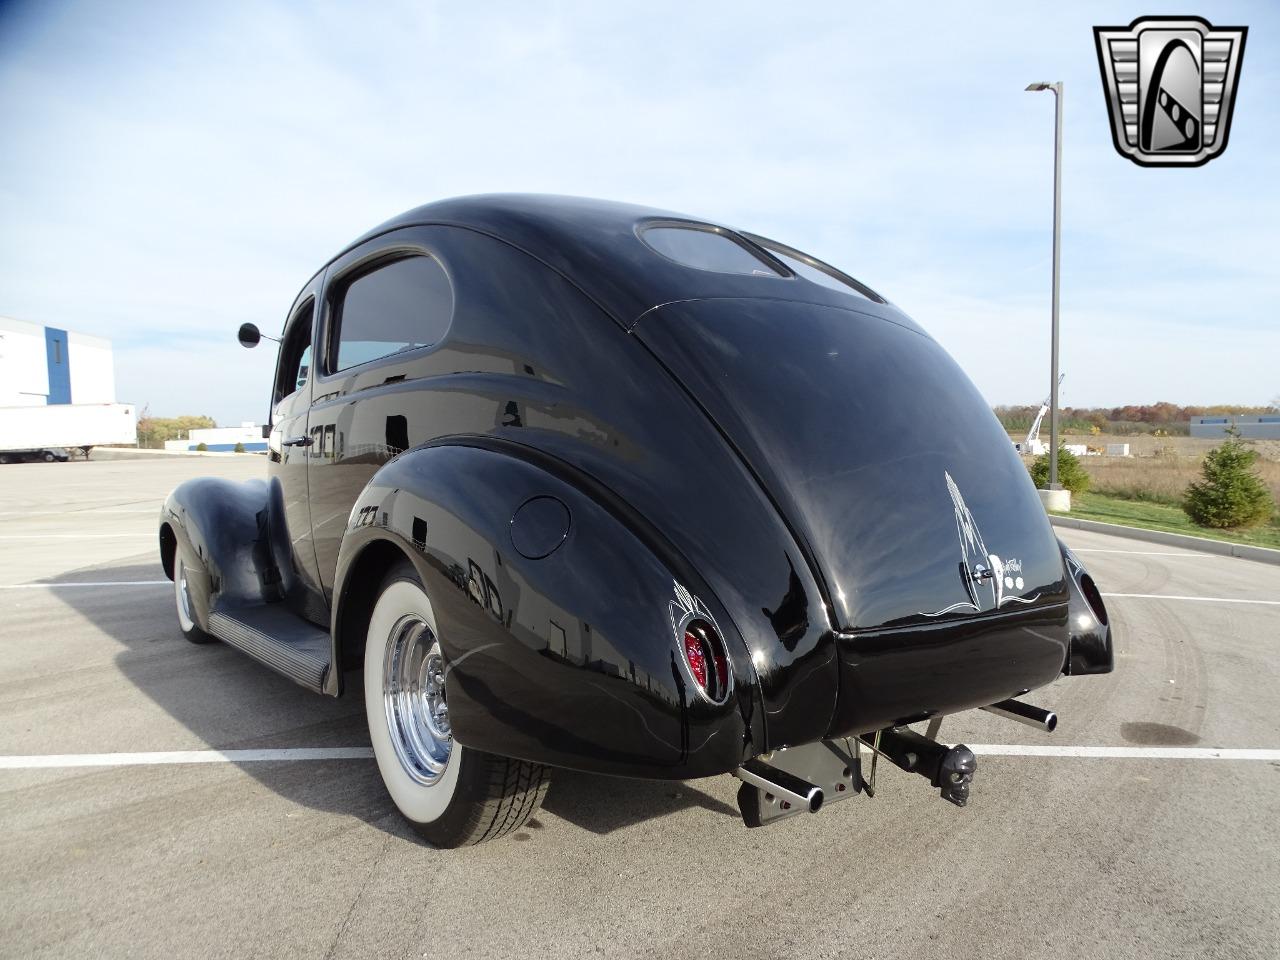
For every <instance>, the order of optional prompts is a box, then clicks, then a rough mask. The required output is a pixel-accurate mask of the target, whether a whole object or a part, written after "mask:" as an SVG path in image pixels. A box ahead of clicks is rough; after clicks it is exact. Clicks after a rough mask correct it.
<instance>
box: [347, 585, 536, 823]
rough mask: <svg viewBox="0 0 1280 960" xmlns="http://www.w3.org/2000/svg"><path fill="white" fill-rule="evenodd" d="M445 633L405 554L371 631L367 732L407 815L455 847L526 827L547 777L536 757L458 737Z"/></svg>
mask: <svg viewBox="0 0 1280 960" xmlns="http://www.w3.org/2000/svg"><path fill="white" fill-rule="evenodd" d="M450 588H452V585H450ZM441 636H442V635H441V633H440V629H439V626H438V624H437V622H436V617H435V609H434V608H433V606H432V604H431V600H430V598H429V597H428V596H427V592H426V590H424V589H423V587H422V584H421V582H420V581H419V580H418V574H417V571H416V570H414V568H413V567H412V566H410V565H409V564H408V563H407V562H406V563H404V564H403V565H400V566H397V567H396V568H394V569H393V570H391V571H390V572H389V573H388V574H387V575H386V577H385V579H384V580H383V581H382V586H381V587H380V588H379V590H378V599H377V601H376V602H375V603H374V606H373V612H372V614H371V615H370V617H369V626H368V631H367V633H366V634H365V648H364V703H365V713H366V715H367V717H368V719H369V740H370V742H371V743H372V744H373V755H374V758H375V759H376V760H377V762H378V772H379V773H381V774H382V781H383V783H385V784H386V785H387V792H388V793H389V794H391V799H392V800H393V801H395V805H396V807H397V808H398V809H399V810H400V812H401V813H402V814H403V815H404V817H405V819H406V820H408V821H409V822H410V823H411V824H412V825H413V827H414V829H416V830H417V831H418V832H419V833H420V834H421V835H422V836H423V837H425V838H426V839H427V840H428V841H429V842H431V843H433V844H435V845H436V846H438V847H458V846H463V845H464V844H471V843H480V842H482V841H484V840H492V839H495V838H497V837H501V836H504V835H506V834H507V833H510V832H511V831H512V830H515V829H517V828H518V827H520V826H521V825H522V824H523V823H524V822H525V821H526V820H528V819H529V817H530V816H532V815H533V812H534V811H535V810H537V809H538V806H539V805H540V804H541V803H542V798H543V797H544V796H546V792H547V786H548V784H549V783H550V778H549V777H548V775H547V770H546V768H545V767H543V766H541V765H539V764H536V763H528V762H526V761H523V760H513V759H509V758H507V757H500V756H496V755H494V754H491V753H484V752H482V751H480V750H473V749H469V748H464V747H463V746H462V744H460V743H458V742H457V741H456V740H455V739H454V738H453V735H454V730H453V724H452V722H451V717H450V713H449V702H448V697H447V690H448V689H449V685H450V684H451V683H453V682H454V681H453V680H452V679H450V677H449V667H448V662H447V660H446V658H445V656H444V653H443V651H442V649H441ZM446 640H447V637H446ZM445 646H447V643H446V644H445Z"/></svg>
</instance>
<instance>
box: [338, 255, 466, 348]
mask: <svg viewBox="0 0 1280 960" xmlns="http://www.w3.org/2000/svg"><path fill="white" fill-rule="evenodd" d="M333 305H334V317H335V324H334V327H333V333H332V334H331V338H330V340H329V364H328V366H329V372H330V373H337V372H338V371H340V370H346V369H347V368H348V367H354V366H358V365H359V364H362V363H368V362H370V361H371V360H377V359H380V358H381V357H387V356H391V355H392V354H396V353H402V352H404V351H405V350H413V349H416V348H418V347H428V346H431V345H432V344H434V343H438V342H439V341H440V340H441V339H443V337H444V335H445V332H446V331H447V330H448V329H449V321H450V319H451V318H452V316H453V290H452V288H451V287H450V285H449V278H448V277H447V276H446V275H445V272H444V268H443V267H441V266H440V263H439V261H437V260H435V259H434V258H432V257H427V256H421V255H416V256H409V257H402V258H401V259H398V260H392V261H391V262H390V263H384V264H382V265H381V266H378V267H375V268H374V269H373V270H370V271H369V272H367V273H362V274H360V275H359V276H357V277H356V278H355V279H354V280H352V281H350V282H349V283H347V284H345V285H344V286H342V287H340V288H339V292H338V295H337V297H336V298H335V299H334V301H333Z"/></svg>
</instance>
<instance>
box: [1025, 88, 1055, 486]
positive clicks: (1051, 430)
mask: <svg viewBox="0 0 1280 960" xmlns="http://www.w3.org/2000/svg"><path fill="white" fill-rule="evenodd" d="M1027 90H1028V91H1038V90H1052V91H1053V320H1052V333H1051V337H1052V345H1051V347H1050V360H1049V367H1050V371H1049V489H1050V490H1061V489H1062V487H1061V485H1060V484H1059V483H1058V286H1059V277H1060V272H1061V253H1062V81H1061V80H1059V81H1058V82H1057V83H1033V84H1030V85H1029V86H1028V87H1027Z"/></svg>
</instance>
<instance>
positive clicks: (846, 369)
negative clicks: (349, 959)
mask: <svg viewBox="0 0 1280 960" xmlns="http://www.w3.org/2000/svg"><path fill="white" fill-rule="evenodd" d="M258 339H259V334H258V332H257V330H256V328H254V327H252V325H246V326H245V327H244V328H242V330H241V340H242V342H245V343H246V344H249V345H252V344H253V343H256V342H257V341H258ZM269 447H270V451H269V461H270V463H269V469H268V479H267V480H265V481H250V482H247V483H240V484H237V483H231V482H228V481H225V480H220V479H199V480H193V481H190V482H188V483H185V484H183V485H182V486H180V487H179V488H178V489H177V490H175V491H174V492H173V493H172V494H171V495H170V497H169V498H168V500H167V501H166V503H165V506H164V509H163V513H162V516H161V520H160V549H161V556H162V559H163V562H164V568H165V571H166V572H167V573H168V575H169V576H170V577H172V578H173V580H174V582H175V588H176V595H177V607H178V618H179V621H180V624H181V627H182V630H183V632H184V634H185V635H186V636H187V638H188V639H190V640H192V641H196V642H205V641H208V640H211V639H214V638H216V639H219V640H222V641H224V642H226V643H229V644H232V645H233V646H236V647H238V648H239V649H241V650H243V651H244V652H245V653H248V654H249V655H250V656H252V657H255V658H257V659H258V660H260V661H262V662H263V663H264V664H266V665H267V666H269V667H271V668H272V669H275V670H277V671H279V672H281V673H283V674H284V675H286V676H288V677H290V678H292V679H293V680H295V681H297V682H298V683H300V684H302V685H303V686H305V687H308V688H310V689H312V690H315V691H317V692H321V693H326V694H329V695H331V696H341V695H342V694H343V693H344V690H345V689H347V687H346V685H347V684H349V683H351V682H356V683H363V687H364V697H365V703H366V706H367V712H368V719H369V732H370V736H371V738H372V741H373V748H374V753H375V755H376V757H377V762H378V766H379V769H380V770H381V773H382V776H383V779H384V780H385V782H386V785H387V788H388V790H389V791H390V793H391V795H392V797H393V798H394V799H395V802H396V804H397V806H398V807H399V809H400V810H401V811H402V812H403V813H404V815H405V816H406V817H407V818H408V819H409V820H410V821H412V822H413V823H414V824H415V825H416V826H417V827H418V828H419V830H420V831H421V833H422V834H423V835H424V836H425V837H426V838H427V839H428V840H430V841H431V842H433V843H435V844H438V845H458V844H463V843H471V842H477V841H480V840H485V839H489V838H492V837H497V836H500V835H502V834H505V833H507V832H509V831H511V830H512V829H514V828H515V827H517V826H519V825H520V824H521V823H523V822H524V821H525V820H526V819H527V818H528V817H529V815H530V814H531V813H532V812H533V810H534V809H535V808H536V807H537V805H538V804H539V802H540V801H541V799H542V797H543V796H544V794H545V791H546V789H547V785H548V781H549V777H550V771H551V769H553V768H557V767H560V768H571V769H576V770H584V771H592V772H598V773H606V774H620V775H625V776H632V777H648V778H671V779H685V778H692V777H703V776H709V775H713V774H725V773H731V774H734V775H736V776H737V777H739V778H740V779H741V780H742V781H743V785H742V787H741V788H740V791H739V804H740V806H741V809H742V814H743V818H744V820H745V821H746V822H747V823H748V824H749V825H753V826H754V825H760V824H764V823H769V822H771V821H774V820H776V819H779V818H781V817H786V816H791V815H794V814H798V813H801V812H804V811H816V810H817V809H818V808H819V807H821V806H822V804H823V802H824V800H827V801H829V800H832V799H839V798H843V797H847V796H851V795H853V794H854V793H857V792H859V791H860V790H862V789H863V788H864V787H865V786H866V784H865V783H864V781H863V778H862V775H863V767H862V764H861V763H860V761H861V759H862V757H863V756H864V755H868V756H869V755H870V754H868V753H866V751H869V750H873V749H874V750H875V751H877V752H878V753H879V754H881V755H883V756H885V757H886V758H888V759H889V760H891V761H893V762H895V763H897V764H898V765H899V766H900V767H902V768H903V769H908V770H913V771H914V772H917V773H920V774H921V775H923V776H924V777H925V778H926V779H928V780H929V781H930V782H931V783H932V784H933V785H934V786H935V787H937V788H939V790H940V791H941V794H942V796H943V797H944V798H946V799H949V800H951V801H952V802H955V803H957V804H960V805H963V803H964V802H965V800H966V799H967V797H968V793H969V783H970V780H971V778H972V775H973V769H974V759H973V755H972V753H971V752H970V751H968V750H967V749H966V748H965V747H963V746H954V747H947V746H945V745H943V744H940V743H938V742H937V741H936V740H935V739H934V738H935V737H936V735H937V721H938V720H939V719H940V718H941V717H943V716H944V715H946V714H951V713H955V712H957V711H961V710H969V709H973V708H978V707H982V708H987V709H994V710H995V711H996V712H1001V713H1004V714H1005V715H1007V716H1011V717H1013V718H1015V719H1022V720H1025V721H1027V722H1030V723H1033V724H1036V725H1039V726H1041V727H1045V728H1048V729H1052V726H1053V724H1054V722H1055V721H1054V718H1053V715H1052V714H1050V713H1048V712H1047V711H1044V710H1039V709H1037V708H1035V707H1033V706H1030V705H1028V704H1025V703H1022V702H1019V701H1015V700H1011V699H1010V698H1012V697H1016V696H1019V695H1021V694H1023V693H1025V692H1027V691H1028V690H1031V689H1034V688H1036V687H1040V686H1042V685H1044V684H1047V683H1049V682H1051V681H1052V680H1054V679H1055V678H1056V677H1058V676H1059V675H1062V674H1081V673H1103V672H1107V671H1109V670H1111V668H1112V638H1111V633H1110V628H1109V627H1108V625H1107V614H1106V610H1105V609H1104V607H1103V604H1102V601H1101V598H1100V596H1099V594H1098V592H1097V589H1096V588H1095V587H1094V585H1093V583H1092V581H1091V580H1090V578H1089V576H1088V574H1087V573H1085V571H1084V569H1083V567H1081V565H1080V564H1079V562H1078V561H1077V560H1076V559H1075V558H1074V557H1073V556H1072V555H1071V554H1070V553H1069V552H1068V551H1067V550H1066V548H1065V547H1064V546H1063V545H1062V544H1061V543H1059V541H1058V540H1057V539H1056V538H1055V536H1054V534H1053V532H1052V529H1051V527H1050V525H1049V522H1048V520H1047V518H1046V515H1045V512H1044V509H1043V508H1042V507H1041V504H1040V502H1039V499H1038V497H1037V494H1036V491H1035V490H1034V488H1033V487H1032V484H1031V482H1030V479H1029V478H1028V476H1027V471H1026V469H1025V468H1024V466H1023V465H1022V463H1021V461H1020V460H1019V458H1018V456H1017V454H1016V453H1015V451H1014V449H1013V446H1012V445H1011V444H1010V442H1009V438H1008V436H1007V434H1006V433H1005V432H1004V430H1003V429H1001V427H1000V424H999V423H998V422H997V421H996V419H995V418H994V416H993V415H992V413H991V411H990V409H989V408H988V407H987V405H986V404H985V402H984V401H983V399H982V397H981V396H980V395H979V393H978V391H977V390H976V389H975V388H974V386H973V385H972V384H971V383H970V382H969V380H968V378H967V377H966V376H965V375H964V374H963V373H962V372H961V370H960V369H959V367H957V366H956V364H955V363H954V362H953V361H952V359H951V358H950V357H949V356H948V355H947V354H946V352H945V351H944V350H943V349H942V348H941V347H940V346H939V345H938V344H937V343H936V342H935V341H934V340H933V339H932V338H930V337H929V335H928V334H927V333H925V331H924V330H923V329H921V328H920V326H918V325H917V324H916V323H915V322H914V321H913V320H911V318H909V317H907V316H906V315H905V314H904V313H903V312H902V311H900V310H899V309H897V308H896V307H894V306H893V305H892V304H890V303H889V302H888V301H886V300H885V298H884V297H882V296H881V295H880V294H878V293H877V292H875V291H874V290H872V289H871V288H870V287H868V286H866V285H865V284H863V283H861V282H859V281H858V280H855V279H853V278H852V277H850V276H849V275H847V274H845V273H843V272H842V271H840V270H837V269H835V268H834V267H831V266H828V265H827V264H825V263H822V262H820V261H818V260H815V259H814V258H813V257H810V256H808V255H807V254H804V253H802V252H800V251H799V250H796V249H794V248H791V247H788V246H786V245H784V244H781V243H778V242H775V241H773V240H768V239H765V238H764V237H759V236H755V235H753V234H749V233H744V232H741V231H737V230H731V229H728V228H726V227H724V226H721V225H718V224H713V223H708V222H706V221H702V220H697V219H692V218H689V217H685V216H682V215H679V214H673V213H667V212H662V211H657V210H650V209H645V208H641V207H635V206H627V205H623V204H616V203H605V202H600V201H593V200H581V199H572V198H565V197H538V196H491V197H472V198H464V199H457V200H447V201H443V202H440V203H435V204H431V205H428V206H424V207H420V208H418V209H416V210H413V211H410V212H409V213H406V214H404V215H402V216H400V217H397V218H395V219H394V220H391V221H389V222H387V223H385V224H383V225H382V226H380V227H378V228H376V229H374V230H373V231H371V232H369V233H368V234H366V235H365V236H364V237H362V238H361V239H359V240H357V241H356V242H355V243H353V244H352V245H351V246H349V247H348V248H347V249H346V250H344V251H342V253H340V254H339V255H338V256H336V257H334V258H333V259H332V260H331V261H329V262H328V263H327V264H325V265H324V266H323V267H322V268H321V269H320V270H319V271H318V272H317V273H316V274H315V276H313V277H312V278H311V279H310V280H309V281H307V283H306V284H305V285H304V287H303V288H302V291H301V293H299V294H298V297H297V300H296V301H295V303H294V305H293V307H292V309H291V310H290V311H289V314H288V319H287V321H286V323H285V327H284V333H283V336H282V338H281V343H280V353H279V360H278V363H277V368H276V375H275V383H274V387H273V392H272V399H271V421H270V443H269ZM361 670H363V679H362V680H355V681H352V680H351V677H352V676H354V675H355V674H356V673H357V672H359V671H361ZM922 721H930V728H929V730H928V731H927V733H926V734H921V733H920V732H917V731H913V730H911V729H909V728H908V727H907V724H911V723H915V722H922Z"/></svg>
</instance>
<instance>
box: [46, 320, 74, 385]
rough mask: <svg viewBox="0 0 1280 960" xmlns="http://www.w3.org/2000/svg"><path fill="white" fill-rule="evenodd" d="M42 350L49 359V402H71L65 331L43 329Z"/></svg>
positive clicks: (69, 369) (69, 359)
mask: <svg viewBox="0 0 1280 960" xmlns="http://www.w3.org/2000/svg"><path fill="white" fill-rule="evenodd" d="M44 348H45V353H46V355H47V356H48V359H49V402H50V403H70V402H71V353H70V351H69V350H68V349H67V331H65V330H59V329H58V328H57V327H45V328H44Z"/></svg>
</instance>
